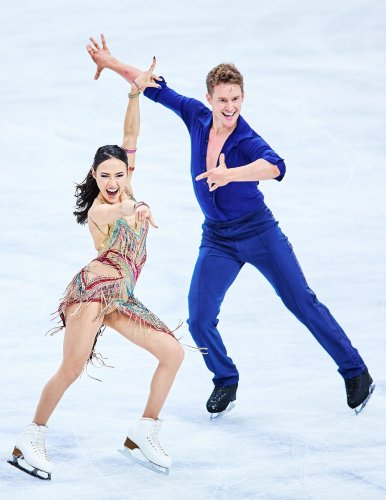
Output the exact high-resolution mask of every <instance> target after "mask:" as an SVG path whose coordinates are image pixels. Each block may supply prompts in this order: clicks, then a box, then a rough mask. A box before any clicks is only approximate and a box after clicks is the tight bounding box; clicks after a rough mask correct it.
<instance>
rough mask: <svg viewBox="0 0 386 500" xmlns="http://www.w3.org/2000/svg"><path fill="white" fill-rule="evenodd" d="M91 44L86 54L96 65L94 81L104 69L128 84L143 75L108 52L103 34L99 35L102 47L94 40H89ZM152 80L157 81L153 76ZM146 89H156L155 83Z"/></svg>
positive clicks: (149, 84)
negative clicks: (109, 70) (120, 77)
mask: <svg viewBox="0 0 386 500" xmlns="http://www.w3.org/2000/svg"><path fill="white" fill-rule="evenodd" d="M90 41H91V43H89V44H88V45H87V52H88V53H89V54H90V57H91V59H92V60H93V61H94V63H95V64H96V65H97V70H96V73H95V76H94V80H98V78H99V77H100V74H101V73H102V71H103V70H104V69H105V68H108V69H111V70H112V71H115V72H116V73H118V75H121V76H122V77H123V78H124V79H125V80H127V81H128V82H129V83H133V82H134V80H135V79H136V78H137V77H138V76H139V75H140V74H141V73H143V72H142V71H141V70H140V69H138V68H134V67H133V66H129V65H127V64H124V63H123V62H121V61H119V60H118V59H116V58H115V57H113V56H112V55H111V53H110V50H109V49H108V47H107V44H106V39H105V37H104V35H103V34H101V43H102V47H100V45H99V44H98V42H97V41H96V40H95V39H94V38H92V37H91V38H90ZM152 77H153V78H154V79H158V78H157V77H156V76H155V75H152ZM147 86H148V87H156V88H157V87H158V85H157V83H155V82H153V83H148V85H147Z"/></svg>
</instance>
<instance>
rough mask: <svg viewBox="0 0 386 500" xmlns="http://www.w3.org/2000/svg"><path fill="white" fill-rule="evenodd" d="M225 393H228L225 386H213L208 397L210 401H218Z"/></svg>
mask: <svg viewBox="0 0 386 500" xmlns="http://www.w3.org/2000/svg"><path fill="white" fill-rule="evenodd" d="M227 395H228V388H227V387H215V388H214V391H213V394H212V395H211V397H210V399H211V401H213V402H215V403H218V402H219V401H221V400H222V399H223V398H224V397H226V396H227Z"/></svg>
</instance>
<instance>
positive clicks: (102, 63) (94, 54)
mask: <svg viewBox="0 0 386 500" xmlns="http://www.w3.org/2000/svg"><path fill="white" fill-rule="evenodd" d="M90 41H91V43H89V44H88V45H87V46H86V48H87V52H88V53H89V54H90V57H91V59H92V60H93V61H94V63H95V64H96V65H97V70H96V73H95V76H94V80H98V78H99V77H100V75H101V73H102V71H103V70H104V68H108V67H109V64H111V62H112V61H113V60H114V58H113V56H112V55H111V54H110V51H109V49H108V47H107V44H106V39H105V37H104V35H103V34H101V43H102V48H101V47H100V45H99V44H98V42H97V41H96V40H95V39H94V38H92V37H91V38H90Z"/></svg>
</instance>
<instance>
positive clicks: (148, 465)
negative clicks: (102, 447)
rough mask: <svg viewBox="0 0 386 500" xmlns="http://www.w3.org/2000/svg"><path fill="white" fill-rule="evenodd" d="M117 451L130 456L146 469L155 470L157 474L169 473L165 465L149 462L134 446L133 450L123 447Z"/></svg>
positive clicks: (166, 474)
mask: <svg viewBox="0 0 386 500" xmlns="http://www.w3.org/2000/svg"><path fill="white" fill-rule="evenodd" d="M118 451H119V453H122V455H123V456H125V457H128V458H130V459H131V460H132V461H133V462H135V463H136V464H139V465H142V467H146V469H150V470H152V471H153V472H157V474H163V475H164V476H168V475H169V469H168V468H167V467H162V466H161V465H157V464H155V463H153V462H150V460H148V459H147V458H146V457H145V455H144V454H143V453H142V451H141V450H140V449H139V448H135V449H134V450H129V449H128V448H123V450H118Z"/></svg>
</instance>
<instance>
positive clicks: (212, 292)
mask: <svg viewBox="0 0 386 500" xmlns="http://www.w3.org/2000/svg"><path fill="white" fill-rule="evenodd" d="M202 227H203V235H202V242H201V246H200V250H199V256H198V259H197V262H196V265H195V268H194V272H193V276H192V281H191V285H190V291H189V319H188V324H189V330H190V333H191V334H192V337H193V339H194V341H195V342H196V344H197V346H199V347H207V348H208V353H207V354H205V355H204V356H203V358H204V361H205V363H206V366H207V367H208V369H209V370H210V371H211V372H212V373H213V374H214V377H213V382H214V384H215V385H216V386H227V385H231V384H235V383H237V382H238V379H239V373H238V371H237V368H236V365H235V364H234V363H233V361H232V359H231V358H230V357H229V356H228V354H227V350H226V348H225V345H224V343H223V341H222V339H221V336H220V333H219V331H218V329H217V324H218V315H219V313H220V307H221V303H222V301H223V299H224V296H225V294H226V292H227V290H228V288H229V287H230V286H231V284H232V283H233V281H234V280H235V278H236V276H237V275H238V273H239V271H240V269H241V268H242V267H243V265H244V264H245V263H249V264H252V265H253V266H254V267H256V268H257V269H258V270H259V271H260V272H261V273H262V274H263V276H265V277H266V278H267V280H268V281H269V282H270V283H271V285H272V286H273V288H274V289H275V291H276V293H277V295H278V296H279V297H280V298H281V300H282V301H283V303H284V305H285V306H286V307H287V308H288V309H289V310H290V311H291V312H292V313H293V314H294V315H295V316H296V317H297V318H298V320H299V321H301V322H302V323H303V324H304V325H305V326H306V327H307V328H308V330H309V331H310V332H311V333H312V334H313V336H314V337H315V338H316V340H317V341H318V342H319V343H320V345H321V346H322V347H323V348H324V349H325V350H326V351H327V352H328V354H329V355H330V356H331V357H332V358H333V360H334V361H335V363H336V364H337V366H338V371H339V373H340V374H341V375H342V377H343V378H345V379H346V378H350V377H355V376H356V375H359V374H360V373H362V372H363V370H364V369H365V368H366V366H365V364H364V362H363V360H362V358H361V357H360V356H359V354H358V351H357V350H356V349H355V348H354V347H353V346H352V345H351V342H350V340H349V339H348V337H347V336H346V334H345V333H344V331H343V330H342V328H341V327H340V326H339V324H338V323H337V322H336V321H335V319H334V318H333V316H332V315H331V313H330V311H329V310H328V309H327V307H326V306H324V305H323V304H321V303H320V302H319V301H318V299H317V298H316V295H315V293H314V292H313V291H312V290H311V289H310V287H309V286H308V284H307V282H306V279H305V277H304V275H303V272H302V270H301V268H300V266H299V263H298V261H297V259H296V256H295V254H294V251H293V249H292V246H291V244H290V242H289V241H288V238H287V237H286V236H285V235H284V234H283V233H282V231H281V229H280V228H279V226H278V223H277V221H276V220H275V219H274V217H273V215H272V213H271V212H270V210H269V209H268V208H267V207H264V209H261V210H260V211H259V212H254V213H249V214H247V215H245V216H243V217H241V218H239V219H237V220H233V221H229V222H217V221H211V220H208V219H206V220H205V222H204V224H203V226H202ZM256 304H257V305H258V299H256Z"/></svg>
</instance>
